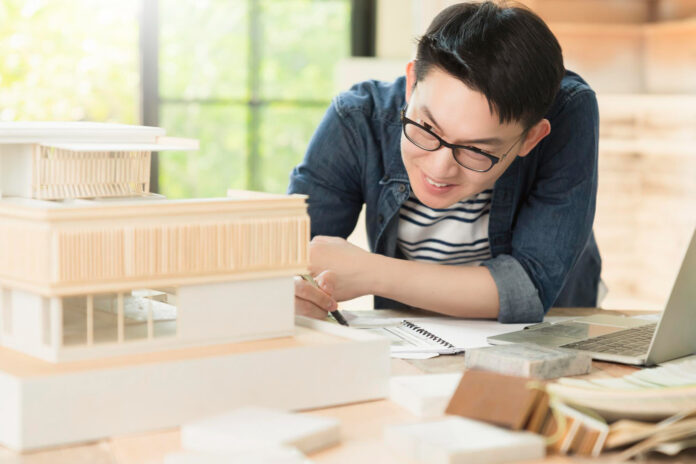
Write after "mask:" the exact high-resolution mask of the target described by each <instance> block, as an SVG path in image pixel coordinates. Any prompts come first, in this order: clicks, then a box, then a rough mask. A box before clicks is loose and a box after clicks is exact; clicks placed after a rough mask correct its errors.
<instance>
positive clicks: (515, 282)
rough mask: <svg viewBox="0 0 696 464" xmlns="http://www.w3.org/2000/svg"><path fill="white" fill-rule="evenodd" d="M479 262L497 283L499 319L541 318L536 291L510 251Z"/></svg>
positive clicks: (516, 321)
mask: <svg viewBox="0 0 696 464" xmlns="http://www.w3.org/2000/svg"><path fill="white" fill-rule="evenodd" d="M482 264H483V265H484V266H486V267H487V268H488V270H489V271H490V273H491V275H492V276H493V280H494V281H495V285H496V286H497V287H498V298H499V300H500V312H499V313H498V321H500V322H503V323H506V324H513V323H518V322H540V321H541V320H542V319H544V306H543V305H542V304H541V299H539V292H538V291H537V289H536V287H535V286H534V283H533V282H532V279H530V278H529V275H528V274H527V271H525V270H524V268H523V267H522V265H521V264H520V263H519V261H517V260H516V259H515V258H513V257H512V256H510V255H498V256H496V257H495V258H491V259H488V260H486V261H485V262H483V263H482Z"/></svg>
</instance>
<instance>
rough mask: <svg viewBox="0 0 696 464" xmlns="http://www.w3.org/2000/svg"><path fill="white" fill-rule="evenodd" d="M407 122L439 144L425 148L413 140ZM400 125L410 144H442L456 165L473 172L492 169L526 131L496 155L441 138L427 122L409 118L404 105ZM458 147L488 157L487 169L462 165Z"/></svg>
mask: <svg viewBox="0 0 696 464" xmlns="http://www.w3.org/2000/svg"><path fill="white" fill-rule="evenodd" d="M408 124H413V125H414V126H416V127H418V128H419V129H422V130H424V131H425V132H427V133H428V134H430V135H432V136H433V137H435V138H436V139H437V141H438V142H439V145H438V146H437V147H435V148H425V147H421V146H420V145H419V144H418V143H416V142H414V141H413V139H411V137H409V136H408V133H407V132H406V126H407V125H408ZM401 125H402V127H401V128H402V130H403V132H404V136H405V137H406V138H407V139H408V141H409V142H411V143H412V144H414V145H415V146H417V147H418V148H420V149H421V150H425V151H437V150H439V149H440V148H442V147H443V146H445V147H447V148H449V149H450V150H451V151H452V158H454V161H455V162H456V163H457V164H458V165H460V166H461V167H463V168H465V169H468V170H470V171H474V172H488V171H490V170H491V169H493V166H495V165H496V164H497V163H498V162H499V161H502V160H504V159H505V157H506V156H507V155H508V154H509V153H510V151H511V150H512V149H513V147H514V146H515V145H517V143H518V142H519V141H520V139H521V138H522V136H524V135H525V134H526V131H525V132H523V133H522V135H521V136H520V137H519V138H518V139H517V140H516V141H515V143H513V144H512V146H511V147H510V148H508V150H507V151H506V152H505V153H503V154H502V156H500V157H497V156H494V155H491V154H490V153H486V152H485V151H483V150H481V149H480V148H476V147H472V146H471V145H456V144H454V143H449V142H447V141H446V140H443V138H442V137H440V136H439V135H437V134H436V133H435V132H433V131H432V130H431V128H430V125H428V124H427V123H425V124H420V123H418V122H416V121H414V120H413V119H410V118H408V117H406V107H404V108H403V109H402V110H401ZM458 148H461V149H464V150H469V151H473V152H474V153H477V154H479V155H481V156H485V157H486V158H488V159H489V160H490V161H491V165H490V166H489V167H488V169H474V168H470V167H469V166H464V165H463V164H462V163H460V162H459V160H458V159H457V155H456V154H455V150H456V149H458Z"/></svg>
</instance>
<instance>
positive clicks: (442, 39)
mask: <svg viewBox="0 0 696 464" xmlns="http://www.w3.org/2000/svg"><path fill="white" fill-rule="evenodd" d="M433 67H437V68H440V69H441V70H443V71H445V72H447V73H449V74H451V75H452V76H454V77H455V78H457V79H459V80H460V81H462V82H463V83H464V84H465V85H466V86H467V87H469V88H471V89H472V90H475V91H477V92H481V93H482V94H483V95H484V96H485V97H486V99H487V100H488V104H489V106H490V108H491V111H492V112H495V114H497V115H498V117H499V119H500V123H501V124H503V123H507V122H514V121H520V122H521V123H522V124H523V126H524V127H525V129H529V128H530V127H532V126H533V125H534V124H536V123H537V122H539V121H540V120H541V119H542V118H543V117H544V115H545V114H546V112H547V111H548V109H549V107H550V106H551V103H553V100H554V98H555V97H556V93H557V92H558V89H559V87H560V84H561V79H563V75H564V73H565V69H564V67H563V55H562V53H561V46H560V45H559V44H558V41H557V40H556V37H554V35H553V33H552V32H551V31H550V30H549V28H548V26H547V25H546V24H545V23H544V21H543V20H542V19H541V18H539V16H537V15H536V14H534V13H533V12H532V11H530V10H528V9H527V8H525V7H521V6H506V5H504V4H503V5H498V4H496V3H493V2H490V1H486V2H483V3H459V4H456V5H452V6H450V7H448V8H445V9H444V10H442V11H441V12H440V13H439V14H438V15H437V16H436V17H435V19H433V21H432V23H430V26H429V27H428V30H427V32H426V33H425V35H423V36H422V37H421V38H420V39H419V40H418V47H417V51H416V60H415V73H416V82H420V81H422V80H423V79H424V78H425V76H426V75H427V74H428V72H429V71H430V70H431V69H432V68H433Z"/></svg>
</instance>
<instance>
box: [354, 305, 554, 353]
mask: <svg viewBox="0 0 696 464" xmlns="http://www.w3.org/2000/svg"><path fill="white" fill-rule="evenodd" d="M342 313H343V315H344V316H345V318H346V320H347V322H348V325H349V326H350V327H352V328H356V329H363V330H369V331H371V332H374V333H376V334H378V335H382V336H385V337H387V338H388V339H389V340H390V341H391V343H392V346H391V353H392V357H414V355H415V354H428V355H430V356H437V355H438V354H454V353H461V352H464V351H465V350H468V349H471V348H477V347H483V346H488V342H487V341H486V338H487V337H490V336H492V335H498V334H502V333H506V332H510V331H515V330H521V329H523V328H524V327H526V326H527V325H529V324H501V323H500V322H497V321H488V320H479V319H476V320H473V319H458V318H454V317H450V316H440V315H433V314H434V313H428V312H426V311H420V310H412V311H397V310H378V311H375V310H369V311H368V310H366V311H342ZM551 319H553V320H556V319H559V318H551ZM560 319H563V318H560ZM560 319H559V320H560ZM403 322H407V323H408V324H403V325H402V323H403Z"/></svg>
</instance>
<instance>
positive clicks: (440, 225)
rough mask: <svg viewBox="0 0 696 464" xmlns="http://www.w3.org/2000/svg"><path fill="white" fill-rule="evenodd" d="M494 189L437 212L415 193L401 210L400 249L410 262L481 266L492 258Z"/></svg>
mask: <svg viewBox="0 0 696 464" xmlns="http://www.w3.org/2000/svg"><path fill="white" fill-rule="evenodd" d="M492 193H493V191H492V190H484V191H483V192H481V193H479V194H477V195H474V196H472V197H469V198H467V199H465V200H462V201H460V202H458V203H456V204H454V205H453V206H451V207H449V208H446V209H433V208H430V207H428V206H425V205H424V204H423V203H421V202H420V201H418V199H417V198H416V197H415V195H414V194H413V192H411V196H410V197H409V199H408V200H406V202H405V203H404V204H403V205H402V206H401V210H400V211H399V231H398V239H399V241H398V243H399V248H400V249H401V251H402V252H403V254H404V255H405V256H406V258H407V259H410V260H413V261H425V262H431V263H439V264H452V265H467V266H471V265H478V264H480V263H481V262H482V261H484V260H485V259H488V258H490V257H491V251H490V246H489V244H488V217H489V213H490V210H491V194H492Z"/></svg>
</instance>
